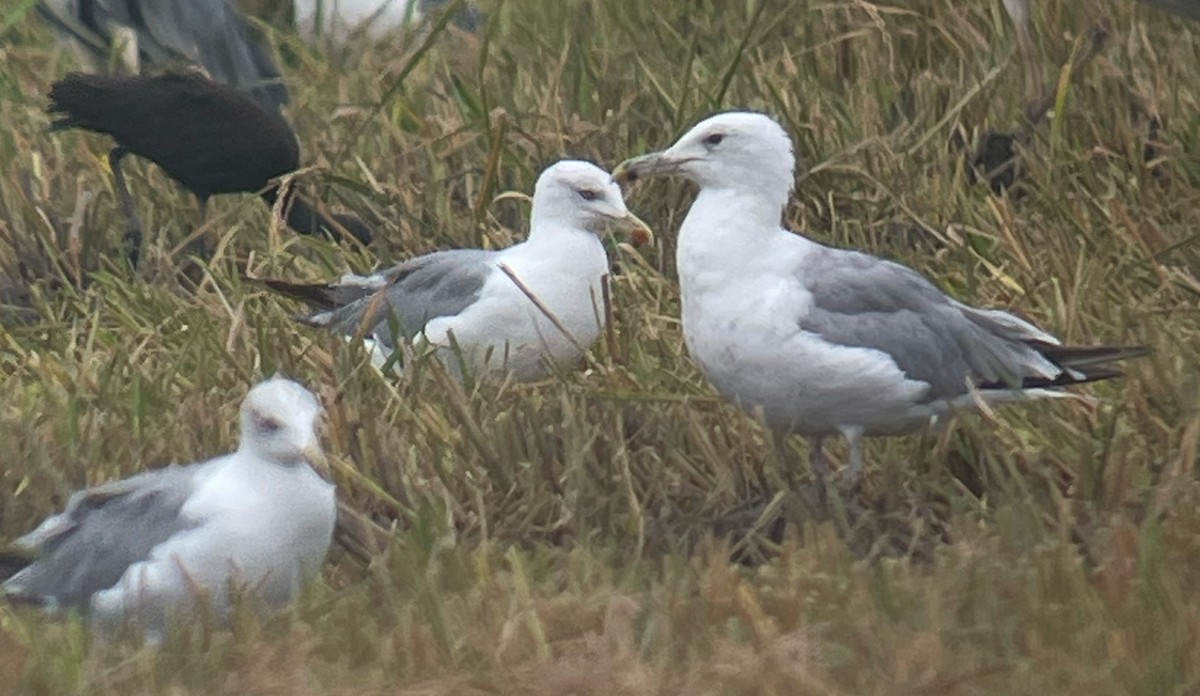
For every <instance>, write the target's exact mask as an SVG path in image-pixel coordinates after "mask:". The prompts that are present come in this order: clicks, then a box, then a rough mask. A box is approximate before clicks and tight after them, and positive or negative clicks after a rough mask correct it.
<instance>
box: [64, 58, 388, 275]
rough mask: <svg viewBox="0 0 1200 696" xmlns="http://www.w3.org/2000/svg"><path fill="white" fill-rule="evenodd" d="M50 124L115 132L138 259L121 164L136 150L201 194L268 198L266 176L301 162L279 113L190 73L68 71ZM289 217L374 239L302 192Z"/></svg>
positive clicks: (315, 229) (131, 234)
mask: <svg viewBox="0 0 1200 696" xmlns="http://www.w3.org/2000/svg"><path fill="white" fill-rule="evenodd" d="M49 112H50V113H51V114H53V115H54V116H55V117H56V118H55V120H54V122H53V124H52V128H53V129H54V130H63V129H70V128H82V129H84V130H89V131H93V132H96V133H103V134H106V135H109V136H111V137H112V138H113V139H114V140H115V141H116V143H117V146H116V147H114V148H113V149H112V151H111V152H110V153H109V159H110V162H111V164H112V169H113V176H114V178H115V179H116V187H117V192H118V195H119V196H120V197H121V204H122V206H123V207H124V209H125V214H126V216H127V220H128V230H127V233H126V243H127V245H128V247H129V253H130V259H131V261H132V262H133V263H134V265H136V263H137V257H138V253H139V249H140V246H141V224H140V222H139V221H138V219H137V215H136V213H135V211H134V209H133V200H132V198H131V197H130V195H129V191H128V188H127V187H126V185H125V180H124V176H123V174H122V172H121V168H120V162H121V158H122V157H124V156H125V155H126V154H130V153H132V154H135V155H139V156H141V157H145V158H146V159H148V160H150V161H152V162H154V163H155V164H157V165H158V166H160V167H161V168H162V169H163V171H165V172H166V173H167V174H168V175H169V176H170V177H171V178H173V179H175V180H176V181H178V182H179V183H181V184H182V185H183V186H184V187H185V188H187V189H188V190H189V191H191V192H192V193H193V194H195V195H196V197H197V198H198V199H199V200H200V214H201V218H202V219H203V215H204V211H205V208H206V205H207V202H208V199H209V198H210V197H211V196H214V195H218V194H222V193H255V194H258V195H260V196H261V197H262V198H263V200H264V201H266V202H267V203H268V204H272V205H273V204H274V203H275V201H276V199H277V197H278V195H279V191H278V187H277V186H276V185H275V184H272V183H271V180H272V179H275V178H277V177H280V176H282V175H284V174H287V173H288V172H292V171H295V170H296V169H297V168H298V167H299V166H300V145H299V143H298V142H297V140H296V134H295V132H294V131H293V130H292V127H291V125H290V124H288V122H287V120H286V119H285V118H284V117H283V115H282V114H280V113H278V112H276V111H274V110H271V109H266V108H264V107H263V106H261V105H260V104H259V103H258V102H256V101H255V100H254V99H253V98H252V97H250V96H248V95H247V94H245V93H244V92H241V91H239V90H237V89H235V88H232V87H229V86H227V85H223V84H220V83H217V82H214V81H212V80H209V79H208V78H206V77H204V76H202V75H199V74H195V73H178V74H164V75H158V76H153V77H150V76H142V75H130V76H104V75H85V74H81V73H72V74H69V75H67V76H66V77H64V78H63V79H61V80H59V81H58V82H55V83H54V84H53V85H52V86H51V88H50V107H49ZM284 210H285V220H286V222H287V224H288V226H289V227H291V228H292V229H293V230H295V231H297V232H299V233H300V234H322V235H325V236H327V237H329V238H331V239H335V240H340V239H342V237H343V232H349V233H350V234H351V235H352V236H354V237H355V238H357V239H358V240H359V241H360V242H362V243H364V244H366V243H368V242H370V240H371V232H370V230H369V228H368V227H367V226H366V225H365V224H364V223H363V222H362V221H361V220H359V219H358V218H356V217H354V216H351V215H334V216H327V215H325V214H323V213H322V212H320V211H318V210H316V209H315V208H314V207H313V206H312V205H311V204H310V203H308V202H307V201H306V200H304V198H303V197H301V196H298V195H292V196H290V200H287V201H284Z"/></svg>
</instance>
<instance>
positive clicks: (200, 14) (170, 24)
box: [38, 0, 288, 109]
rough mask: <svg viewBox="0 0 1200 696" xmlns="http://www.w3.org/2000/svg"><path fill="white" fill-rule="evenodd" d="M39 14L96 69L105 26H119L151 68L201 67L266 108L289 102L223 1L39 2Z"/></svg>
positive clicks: (103, 54) (104, 53) (105, 52)
mask: <svg viewBox="0 0 1200 696" xmlns="http://www.w3.org/2000/svg"><path fill="white" fill-rule="evenodd" d="M38 13H39V14H41V15H42V17H43V18H45V19H46V20H47V21H49V22H50V24H51V25H52V26H53V27H54V28H55V29H56V30H57V31H58V32H59V33H60V34H62V35H64V36H65V37H67V38H69V39H72V40H74V41H75V42H77V43H78V45H79V46H80V47H81V48H83V49H84V50H85V51H86V52H87V53H88V54H90V57H91V61H92V62H94V63H95V64H96V65H98V66H103V65H105V64H106V63H107V60H108V56H109V50H110V44H111V42H112V40H113V37H112V36H111V35H110V33H109V31H110V25H111V24H118V25H121V26H125V27H128V28H130V29H132V30H134V31H135V32H136V33H137V37H138V52H139V54H140V56H141V59H142V60H143V61H145V62H146V63H148V64H150V65H153V66H155V67H158V68H167V67H171V66H173V65H177V64H179V63H189V64H196V65H200V66H201V67H203V68H204V69H205V70H206V71H207V72H208V73H209V75H211V76H212V78H213V79H214V80H216V81H218V82H222V83H225V84H228V85H232V86H234V87H236V88H238V89H241V90H244V91H246V92H248V93H249V94H251V95H252V96H254V98H255V99H256V100H257V101H259V103H261V104H263V105H264V106H266V107H267V108H269V109H277V108H278V107H279V106H281V105H283V104H286V103H287V102H288V91H287V88H286V87H285V86H284V85H283V83H282V81H281V78H280V73H279V68H278V67H277V66H276V65H275V62H274V60H273V59H272V58H271V55H270V53H269V51H268V50H267V49H266V47H265V46H264V45H263V44H262V43H261V42H260V41H258V40H256V38H255V37H254V36H253V34H254V32H253V30H252V28H251V27H250V25H249V24H248V23H247V22H246V20H245V19H244V18H243V17H242V15H241V14H239V13H238V11H237V10H236V9H235V8H234V7H233V6H232V5H231V4H229V1H228V0H41V2H39V3H38Z"/></svg>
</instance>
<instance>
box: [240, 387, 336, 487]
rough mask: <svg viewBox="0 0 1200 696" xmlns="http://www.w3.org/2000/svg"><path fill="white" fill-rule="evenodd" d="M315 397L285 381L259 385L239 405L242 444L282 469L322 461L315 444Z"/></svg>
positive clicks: (317, 406)
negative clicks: (240, 405)
mask: <svg viewBox="0 0 1200 696" xmlns="http://www.w3.org/2000/svg"><path fill="white" fill-rule="evenodd" d="M320 415H321V404H320V403H318V402H317V397H315V396H313V393H312V392H310V391H309V390H307V389H305V388H304V387H302V386H300V385H299V384H297V383H296V382H293V381H292V380H290V379H287V378H285V377H272V378H271V379H268V380H266V381H263V382H259V383H258V384H256V385H255V386H254V388H253V389H251V390H250V393H249V394H246V398H245V400H244V401H242V442H241V445H240V447H239V448H238V451H241V452H249V453H251V454H254V455H256V456H258V457H261V458H263V459H266V460H267V461H270V462H273V463H275V464H279V465H282V466H294V465H297V464H301V463H303V462H309V463H312V464H318V463H320V462H323V461H324V455H322V453H321V446H320V443H319V442H318V441H317V428H316V426H317V418H319V417H320Z"/></svg>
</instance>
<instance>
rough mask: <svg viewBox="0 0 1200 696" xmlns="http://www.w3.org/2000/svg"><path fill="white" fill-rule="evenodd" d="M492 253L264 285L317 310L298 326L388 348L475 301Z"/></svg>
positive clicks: (439, 256) (455, 253)
mask: <svg viewBox="0 0 1200 696" xmlns="http://www.w3.org/2000/svg"><path fill="white" fill-rule="evenodd" d="M496 254H497V252H494V251H484V250H481V249H452V250H449V251H437V252H434V253H432V254H426V255H424V256H418V257H417V258H415V259H410V260H408V261H405V262H404V263H402V264H399V265H397V266H393V267H392V268H390V269H388V270H386V271H384V272H383V273H379V274H376V275H373V276H367V277H345V278H343V279H342V281H341V282H338V283H334V284H331V285H293V284H291V283H286V282H280V281H267V285H268V286H269V287H270V288H271V289H273V290H275V291H277V292H280V293H282V294H284V295H287V296H289V297H292V298H295V299H298V300H302V301H304V302H307V303H308V304H309V305H310V306H312V307H314V308H316V309H317V310H318V311H316V312H314V313H313V314H310V315H308V316H305V317H301V318H300V319H301V321H303V322H305V323H306V324H309V325H311V326H321V327H326V328H328V329H331V330H333V331H336V332H338V333H341V334H344V335H346V336H359V335H364V336H366V335H369V336H372V337H373V338H375V339H376V340H377V341H380V342H381V343H382V344H383V345H385V346H387V347H389V348H394V347H395V345H394V344H395V341H393V335H395V336H400V337H403V338H405V339H411V338H412V337H413V336H415V335H416V334H417V333H418V332H420V331H421V329H422V328H424V326H425V324H426V323H427V322H429V321H430V320H431V319H436V318H438V317H448V316H454V315H456V314H458V313H460V312H462V311H463V310H464V309H466V308H467V307H469V306H471V304H473V303H474V302H475V300H477V299H479V292H480V291H481V290H482V289H483V285H484V283H485V282H487V279H488V277H489V276H490V275H491V274H492V273H497V272H499V270H498V268H497V266H496V260H495V257H496Z"/></svg>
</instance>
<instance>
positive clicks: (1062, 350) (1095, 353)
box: [1021, 341, 1150, 389]
mask: <svg viewBox="0 0 1200 696" xmlns="http://www.w3.org/2000/svg"><path fill="white" fill-rule="evenodd" d="M1028 345H1029V347H1030V348H1033V349H1034V350H1036V351H1037V352H1038V353H1040V354H1041V355H1042V357H1044V358H1046V359H1047V360H1049V361H1050V362H1052V363H1054V364H1055V365H1057V366H1059V367H1061V368H1062V372H1060V373H1059V374H1058V375H1056V376H1055V377H1054V378H1053V379H1050V378H1045V377H1026V378H1025V379H1024V381H1023V382H1022V384H1021V387H1022V388H1023V389H1039V388H1048V387H1065V386H1069V385H1072V384H1085V383H1087V382H1099V381H1101V380H1106V379H1113V378H1115V377H1121V376H1123V375H1124V374H1125V372H1124V371H1122V370H1121V369H1120V368H1119V367H1117V366H1115V365H1114V364H1113V363H1116V362H1118V361H1121V360H1130V359H1132V358H1140V357H1144V356H1146V355H1149V354H1150V349H1149V348H1148V347H1146V346H1063V345H1057V344H1054V343H1045V342H1042V341H1029V342H1028Z"/></svg>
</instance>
